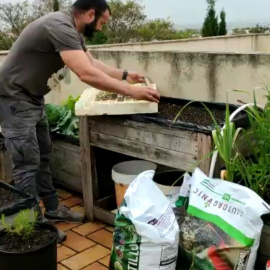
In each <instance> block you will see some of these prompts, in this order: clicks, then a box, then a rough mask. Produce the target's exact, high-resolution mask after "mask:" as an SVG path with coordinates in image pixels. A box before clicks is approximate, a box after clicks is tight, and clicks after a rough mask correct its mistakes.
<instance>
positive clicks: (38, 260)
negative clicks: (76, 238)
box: [0, 223, 57, 270]
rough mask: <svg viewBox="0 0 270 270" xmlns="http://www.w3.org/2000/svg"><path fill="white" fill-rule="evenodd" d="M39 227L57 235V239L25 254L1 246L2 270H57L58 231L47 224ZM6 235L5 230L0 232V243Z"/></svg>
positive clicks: (0, 262)
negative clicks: (6, 249)
mask: <svg viewBox="0 0 270 270" xmlns="http://www.w3.org/2000/svg"><path fill="white" fill-rule="evenodd" d="M37 227H38V228H40V229H44V230H46V229H47V230H50V231H51V232H53V233H55V237H54V238H53V239H51V240H48V243H46V244H44V245H40V246H39V247H37V248H36V249H33V250H31V251H25V252H16V251H13V252H10V251H9V252H8V251H5V250H4V247H3V245H2V244H0V264H1V266H0V268H1V270H18V269H27V270H57V243H56V240H57V230H56V228H55V227H54V226H52V225H49V224H45V223H44V224H42V223H41V224H38V226H37ZM5 234H6V232H5V231H4V230H3V231H1V232H0V243H1V238H2V237H3V236H4V235H5Z"/></svg>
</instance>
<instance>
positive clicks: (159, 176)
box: [153, 170, 185, 187]
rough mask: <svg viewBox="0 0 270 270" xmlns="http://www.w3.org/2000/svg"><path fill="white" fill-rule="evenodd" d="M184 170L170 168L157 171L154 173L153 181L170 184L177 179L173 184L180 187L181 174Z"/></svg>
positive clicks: (181, 181)
mask: <svg viewBox="0 0 270 270" xmlns="http://www.w3.org/2000/svg"><path fill="white" fill-rule="evenodd" d="M184 174H185V172H182V171H178V170H170V171H164V172H159V173H156V174H155V175H154V179H153V180H154V182H155V183H157V184H159V185H163V186H172V185H173V184H174V183H175V181H176V180H178V179H179V181H178V182H177V183H176V184H175V185H174V186H176V187H180V186H181V185H182V183H183V177H182V176H183V175H184Z"/></svg>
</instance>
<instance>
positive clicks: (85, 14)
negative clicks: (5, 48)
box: [0, 0, 159, 242]
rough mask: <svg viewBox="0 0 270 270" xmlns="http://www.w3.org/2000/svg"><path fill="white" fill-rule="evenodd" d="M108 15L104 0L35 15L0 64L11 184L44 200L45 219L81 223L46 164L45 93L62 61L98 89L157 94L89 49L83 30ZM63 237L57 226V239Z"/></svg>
mask: <svg viewBox="0 0 270 270" xmlns="http://www.w3.org/2000/svg"><path fill="white" fill-rule="evenodd" d="M109 15H110V8H109V6H108V4H107V3H106V1H105V0H77V1H76V2H75V3H74V4H73V5H72V8H71V10H69V11H65V12H64V11H63V12H55V13H51V14H48V15H46V16H44V17H42V18H39V19H38V20H36V21H34V22H32V23H30V24H29V25H28V26H27V27H26V28H25V29H24V31H23V32H22V33H21V35H20V37H19V38H18V39H17V41H16V42H15V44H14V45H13V47H12V49H11V50H10V52H9V55H8V57H7V59H6V60H5V62H4V64H3V65H2V66H1V68H0V125H1V127H2V132H3V135H4V137H5V141H6V147H7V151H8V152H9V153H10V154H11V156H12V161H13V178H14V181H15V186H16V187H17V188H18V189H20V190H22V191H25V192H28V193H31V194H34V195H35V196H36V198H37V199H38V200H39V198H40V199H41V200H42V201H43V204H44V206H45V208H46V211H45V218H46V219H48V220H52V221H65V222H79V223H80V222H82V221H83V219H84V216H83V215H81V214H80V213H76V212H72V211H71V210H70V209H69V208H67V207H65V206H59V204H58V198H57V192H56V190H55V189H54V187H53V180H52V176H51V172H50V169H49V161H50V153H51V141H50V134H49V127H48V121H47V117H46V115H45V112H44V95H46V94H47V93H48V92H49V91H50V88H53V87H55V86H56V85H55V84H57V83H58V82H59V80H60V79H62V78H63V75H64V73H65V70H66V69H65V68H64V67H65V66H66V67H67V68H69V69H70V70H72V71H73V72H74V73H75V74H76V75H77V76H78V77H79V78H80V80H81V81H82V82H84V83H87V84H89V85H91V86H93V87H96V88H98V89H101V90H105V91H110V92H115V93H119V94H122V95H127V96H131V97H133V98H135V99H138V100H148V101H153V102H158V100H159V94H158V93H157V92H156V91H155V90H154V89H152V88H150V87H141V86H130V85H129V84H126V83H123V82H122V80H123V79H124V80H125V79H126V80H127V81H128V82H130V83H136V82H143V81H144V79H143V77H142V76H140V75H138V74H137V73H134V72H127V71H123V70H120V69H116V68H113V67H109V66H107V65H105V64H104V63H102V62H100V61H98V60H96V59H94V58H93V57H92V55H91V54H90V53H89V52H88V51H87V49H86V46H85V43H84V41H83V37H82V35H84V36H85V37H90V36H92V35H93V33H94V31H100V30H101V29H102V27H103V25H104V24H106V23H107V21H108V19H109ZM64 238H65V235H64V234H63V233H61V232H59V242H60V241H61V240H63V239H64Z"/></svg>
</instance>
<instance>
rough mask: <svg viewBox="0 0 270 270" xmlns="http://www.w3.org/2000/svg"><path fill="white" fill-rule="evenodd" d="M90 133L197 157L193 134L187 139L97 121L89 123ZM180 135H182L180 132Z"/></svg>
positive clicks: (194, 135)
mask: <svg viewBox="0 0 270 270" xmlns="http://www.w3.org/2000/svg"><path fill="white" fill-rule="evenodd" d="M90 131H91V132H95V133H99V134H104V135H109V136H115V137H118V138H123V139H127V140H130V141H135V142H141V143H145V144H148V145H152V146H153V147H160V148H165V149H172V150H174V151H179V152H183V153H187V154H191V155H195V156H197V151H198V150H197V144H196V142H197V140H196V139H197V137H196V134H195V133H194V134H192V135H190V137H189V138H188V139H187V138H182V137H178V136H172V135H169V134H162V133H157V132H152V131H149V130H143V129H135V128H131V127H126V126H123V125H120V124H118V123H117V124H115V123H108V122H98V121H91V128H90ZM180 133H181V134H182V131H180Z"/></svg>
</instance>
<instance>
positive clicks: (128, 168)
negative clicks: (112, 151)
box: [112, 160, 157, 207]
mask: <svg viewBox="0 0 270 270" xmlns="http://www.w3.org/2000/svg"><path fill="white" fill-rule="evenodd" d="M156 169H157V165H156V164H154V163H152V162H149V161H144V160H133V161H126V162H122V163H119V164H116V165H115V166H114V167H113V168H112V179H113V181H114V183H115V193H116V201H117V207H119V206H120V205H121V204H122V201H123V198H124V195H125V192H126V190H127V188H128V186H129V185H130V184H131V183H132V181H133V180H134V179H135V178H136V177H137V176H138V175H139V174H141V173H142V172H145V171H148V170H154V171H155V170H156Z"/></svg>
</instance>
